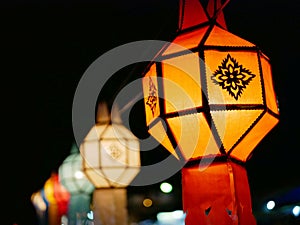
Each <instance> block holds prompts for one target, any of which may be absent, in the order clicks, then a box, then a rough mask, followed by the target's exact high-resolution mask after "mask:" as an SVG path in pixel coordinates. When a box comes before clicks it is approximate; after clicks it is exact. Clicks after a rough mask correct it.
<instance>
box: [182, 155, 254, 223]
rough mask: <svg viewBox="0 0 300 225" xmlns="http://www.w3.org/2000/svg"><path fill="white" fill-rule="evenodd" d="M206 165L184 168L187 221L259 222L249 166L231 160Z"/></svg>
mask: <svg viewBox="0 0 300 225" xmlns="http://www.w3.org/2000/svg"><path fill="white" fill-rule="evenodd" d="M202 166H203V165H202ZM204 167H205V168H201V167H199V165H198V164H197V165H193V166H189V167H184V168H183V169H182V196H183V210H184V212H185V213H186V219H185V223H186V224H188V225H198V224H203V225H206V224H207V225H208V224H218V225H231V224H232V225H235V224H243V225H255V224H256V221H255V218H254V216H253V214H252V203H251V195H250V189H249V184H248V177H247V172H246V169H245V168H244V167H243V166H241V165H239V164H237V163H234V162H231V161H227V162H226V161H225V162H217V161H216V162H213V163H212V164H210V165H209V166H204Z"/></svg>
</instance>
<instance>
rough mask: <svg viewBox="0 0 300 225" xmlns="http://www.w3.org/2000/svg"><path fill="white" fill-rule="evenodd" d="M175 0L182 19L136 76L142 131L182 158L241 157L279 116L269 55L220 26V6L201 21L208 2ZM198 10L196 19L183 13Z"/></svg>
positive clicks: (238, 158)
mask: <svg viewBox="0 0 300 225" xmlns="http://www.w3.org/2000/svg"><path fill="white" fill-rule="evenodd" d="M180 2H181V4H183V5H184V7H183V10H188V11H184V12H181V13H183V15H181V16H185V15H186V17H187V18H181V20H182V21H181V22H182V23H183V24H182V26H181V27H180V29H179V31H178V34H177V36H176V37H175V38H174V40H173V42H172V43H170V44H168V45H166V46H165V47H164V48H163V49H162V50H161V51H160V52H159V53H158V55H157V58H159V59H160V60H158V61H159V62H152V63H151V64H150V65H149V66H148V68H147V70H146V71H145V73H144V77H143V82H142V83H143V92H144V103H145V112H146V124H147V126H148V132H149V133H150V134H151V135H152V136H153V137H154V138H156V139H157V140H158V141H160V142H161V144H162V145H163V146H164V147H165V148H166V149H167V150H168V151H169V152H170V153H172V154H173V155H174V156H175V157H177V158H178V159H180V160H183V161H188V160H198V159H200V158H201V157H206V156H211V157H217V156H219V155H228V156H230V157H233V158H235V159H237V160H240V161H243V162H245V161H247V160H248V157H249V156H250V155H251V153H252V151H253V149H254V148H255V147H256V146H257V144H258V143H259V142H260V141H261V140H262V139H263V137H264V136H265V135H267V134H268V133H269V132H270V131H271V130H272V129H273V128H274V127H275V126H276V124H277V123H278V121H279V110H278V105H277V99H276V94H275V90H274V86H273V80H272V69H271V64H270V60H269V59H268V58H267V56H265V55H264V54H263V53H262V51H261V50H260V49H259V48H258V47H257V46H256V45H255V44H253V43H251V42H249V41H247V40H245V39H243V38H241V37H239V36H237V35H235V34H232V33H230V32H229V31H227V30H226V24H225V23H224V22H223V19H222V18H221V19H220V20H218V18H219V17H220V16H221V17H222V15H223V14H222V10H220V11H218V14H216V15H215V17H216V20H208V19H205V18H206V17H207V18H211V17H213V16H212V11H211V4H213V3H212V2H214V1H209V4H208V9H207V10H205V9H204V8H203V7H202V6H201V4H200V2H199V1H197V0H190V1H188V0H187V1H180ZM214 4H217V5H219V6H220V8H222V4H221V3H220V1H216V2H215V3H214ZM192 5H193V6H194V7H192ZM216 8H217V9H218V7H216ZM197 9H198V10H199V12H198V13H199V14H203V15H202V17H203V18H202V19H199V18H198V19H197V18H196V16H195V21H198V20H199V21H198V22H199V24H197V25H196V24H193V22H192V21H193V20H192V19H191V18H189V15H196V14H195V12H194V10H197ZM190 10H191V11H190ZM203 11H205V13H203ZM208 11H209V12H208ZM257 132H258V133H257ZM258 134H259V136H258Z"/></svg>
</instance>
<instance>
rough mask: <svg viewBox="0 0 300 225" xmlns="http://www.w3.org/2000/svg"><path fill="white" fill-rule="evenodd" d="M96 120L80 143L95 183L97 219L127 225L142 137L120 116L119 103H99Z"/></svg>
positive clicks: (106, 223) (111, 224)
mask: <svg viewBox="0 0 300 225" xmlns="http://www.w3.org/2000/svg"><path fill="white" fill-rule="evenodd" d="M109 111H111V113H109ZM96 120H97V121H96V124H95V125H94V126H93V127H92V128H91V130H90V131H89V133H88V134H87V136H86V137H85V139H84V140H83V141H82V143H81V145H80V152H81V155H82V157H83V171H84V173H85V174H86V176H87V178H88V179H89V180H90V181H91V182H92V183H93V184H94V186H95V188H96V189H95V190H94V193H93V211H94V219H95V221H98V222H99V223H101V224H103V225H127V223H128V221H127V220H128V215H127V190H126V187H127V186H128V185H129V184H130V183H131V182H132V180H133V179H134V178H135V177H136V175H137V174H138V173H139V171H140V150H139V140H138V139H137V137H136V136H135V135H134V134H133V133H132V132H131V131H130V130H129V129H127V128H126V127H125V126H124V125H123V124H122V120H121V116H120V114H119V110H118V108H117V107H112V110H109V109H108V106H107V105H106V103H105V102H100V103H99V105H98V110H97V116H96Z"/></svg>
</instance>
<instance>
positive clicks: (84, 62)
mask: <svg viewBox="0 0 300 225" xmlns="http://www.w3.org/2000/svg"><path fill="white" fill-rule="evenodd" d="M276 2H277V3H275V1H271V0H263V1H258V0H255V1H253V0H251V1H250V0H243V1H238V0H232V1H231V2H230V3H229V4H228V5H227V6H226V8H225V18H226V21H227V26H228V30H229V31H230V32H232V33H234V34H236V35H238V36H240V37H242V38H244V39H247V40H249V41H251V42H253V43H255V44H257V45H258V46H259V47H260V48H261V49H262V51H263V52H264V53H265V54H266V55H267V56H269V58H270V59H271V62H272V66H273V76H274V84H275V90H276V93H277V95H278V101H279V107H280V114H281V115H280V122H279V124H278V125H277V126H276V127H275V128H274V129H273V130H272V131H271V132H270V133H269V134H268V135H267V136H266V137H265V138H264V139H263V141H262V142H261V143H260V144H259V146H257V148H256V149H255V151H254V154H253V157H252V158H251V159H250V160H249V161H248V162H247V165H246V166H247V171H248V177H249V182H250V187H251V191H252V197H253V199H254V201H256V200H257V201H258V199H262V198H264V197H265V196H268V195H269V194H270V193H273V192H277V191H279V190H283V189H286V188H290V187H296V186H300V176H299V165H298V164H299V156H300V153H299V152H300V147H299V144H298V140H299V138H300V131H299V111H298V110H299V109H298V108H299V106H298V105H297V104H298V102H299V100H297V99H296V98H297V97H298V96H299V93H298V90H299V81H300V78H299V76H300V73H299V62H298V61H299V51H300V44H299V43H300V42H299V37H300V36H299V35H300V2H299V1H297V0H292V1H286V2H285V3H284V2H283V1H276ZM177 7H178V1H175V0H174V1H172V0H164V1H162V0H161V1H158V0H155V1H150V0H147V1H137V0H134V1H133V0H132V1H121V0H120V1H117V0H112V1H108V0H107V1H104V0H88V1H80V0H78V1H71V0H69V1H56V2H55V1H50V0H48V1H33V0H30V1H25V0H24V1H21V0H19V1H17V0H15V1H7V2H5V1H2V2H1V8H0V10H1V12H0V23H1V25H0V29H1V40H2V42H1V44H2V45H1V54H2V60H1V62H2V66H1V75H2V78H3V81H2V85H1V87H2V88H1V90H2V92H3V93H2V98H1V99H2V102H3V104H2V107H1V108H2V111H3V112H4V117H3V125H2V133H5V136H4V137H5V138H3V139H2V142H3V143H5V145H4V146H5V147H3V148H2V152H3V153H4V155H2V162H3V163H2V165H4V164H8V165H5V166H4V167H3V168H4V170H3V171H4V179H5V180H2V184H4V186H5V187H4V188H5V189H4V190H3V191H4V192H3V196H5V198H4V199H7V204H6V205H4V207H6V209H7V211H8V212H7V214H5V217H6V218H7V219H8V224H12V222H14V221H18V223H19V224H32V223H31V220H32V215H33V208H32V206H31V205H30V202H29V197H30V195H31V193H33V192H34V191H36V190H38V189H39V188H41V187H42V185H43V184H44V182H45V181H46V179H48V177H49V175H50V173H51V171H53V170H56V169H57V168H58V166H59V165H60V163H61V162H62V161H63V159H64V158H65V157H66V156H67V155H68V154H69V151H70V147H71V144H72V141H73V131H72V123H71V119H72V118H71V114H72V100H73V95H74V91H75V89H76V86H77V83H78V81H79V79H80V78H81V76H82V74H83V73H84V71H85V70H86V69H87V68H88V66H89V65H90V64H91V63H92V62H93V61H94V60H95V59H96V58H97V57H99V56H100V55H101V54H103V53H104V52H106V51H108V50H110V49H112V48H113V47H117V46H119V45H120V44H124V43H127V42H130V41H135V40H145V39H160V40H169V39H170V38H172V37H173V36H172V35H174V33H175V30H176V25H177ZM143 126H144V124H140V129H141V130H143ZM137 129H138V128H137ZM7 184H8V185H7ZM2 186H3V185H2ZM3 216H4V214H3ZM1 224H5V223H2V222H1Z"/></svg>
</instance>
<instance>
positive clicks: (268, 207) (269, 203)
mask: <svg viewBox="0 0 300 225" xmlns="http://www.w3.org/2000/svg"><path fill="white" fill-rule="evenodd" d="M274 207H275V202H274V201H273V200H271V201H268V203H267V209H268V210H272V209H274Z"/></svg>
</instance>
